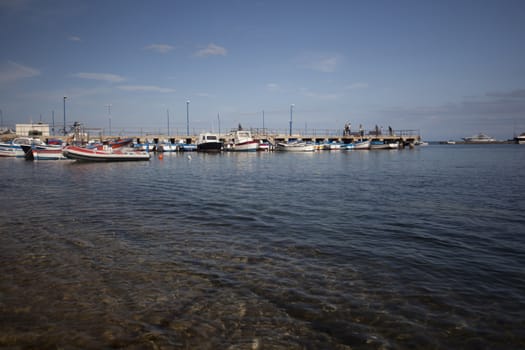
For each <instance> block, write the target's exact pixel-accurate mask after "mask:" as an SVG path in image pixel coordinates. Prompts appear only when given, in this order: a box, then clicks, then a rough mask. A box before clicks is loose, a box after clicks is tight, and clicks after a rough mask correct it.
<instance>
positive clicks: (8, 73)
mask: <svg viewBox="0 0 525 350" xmlns="http://www.w3.org/2000/svg"><path fill="white" fill-rule="evenodd" d="M38 75H40V71H39V70H37V69H34V68H31V67H28V66H24V65H22V64H20V63H16V62H12V61H7V64H4V65H2V66H0V83H6V82H12V81H16V80H20V79H25V78H32V77H36V76H38Z"/></svg>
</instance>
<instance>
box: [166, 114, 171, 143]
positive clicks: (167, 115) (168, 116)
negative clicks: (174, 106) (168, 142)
mask: <svg viewBox="0 0 525 350" xmlns="http://www.w3.org/2000/svg"><path fill="white" fill-rule="evenodd" d="M166 117H167V118H168V139H169V138H170V110H169V109H166Z"/></svg>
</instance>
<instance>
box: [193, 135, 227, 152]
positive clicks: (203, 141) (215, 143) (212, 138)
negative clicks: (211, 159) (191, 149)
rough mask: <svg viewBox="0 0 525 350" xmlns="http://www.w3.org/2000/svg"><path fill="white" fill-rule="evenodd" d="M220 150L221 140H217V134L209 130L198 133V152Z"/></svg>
mask: <svg viewBox="0 0 525 350" xmlns="http://www.w3.org/2000/svg"><path fill="white" fill-rule="evenodd" d="M221 150H222V141H220V140H219V135H217V134H213V133H211V132H206V133H203V134H200V135H199V139H198V140H197V151H198V152H220V151H221Z"/></svg>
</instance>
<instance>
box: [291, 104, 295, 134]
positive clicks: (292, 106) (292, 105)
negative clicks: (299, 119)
mask: <svg viewBox="0 0 525 350" xmlns="http://www.w3.org/2000/svg"><path fill="white" fill-rule="evenodd" d="M294 106H295V105H294V104H293V103H292V104H291V105H290V136H292V120H293V108H294Z"/></svg>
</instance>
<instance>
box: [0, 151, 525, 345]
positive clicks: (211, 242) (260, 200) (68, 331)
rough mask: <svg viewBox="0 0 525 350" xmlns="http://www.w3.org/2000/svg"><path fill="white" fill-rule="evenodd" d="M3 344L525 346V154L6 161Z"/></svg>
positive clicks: (1, 244) (0, 221) (1, 211)
mask: <svg viewBox="0 0 525 350" xmlns="http://www.w3.org/2000/svg"><path fill="white" fill-rule="evenodd" d="M0 179H1V180H0V181H1V187H0V193H1V200H0V276H1V278H0V347H8V348H68V349H69V348H92V349H95V348H112V347H117V348H129V349H406V348H414V349H450V348H462V349H504V348H508V349H518V348H525V199H524V198H525V196H524V195H525V180H524V179H525V146H520V145H479V146H476V145H473V146H468V145H430V146H428V147H421V148H415V149H405V150H397V151H383V150H381V151H322V152H315V153H244V154H241V153H223V154H199V153H193V154H192V155H191V159H190V157H187V154H165V155H164V157H163V158H162V159H159V158H158V157H157V156H153V157H152V159H151V161H149V162H126V163H77V162H72V161H37V162H30V161H25V160H22V159H0Z"/></svg>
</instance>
